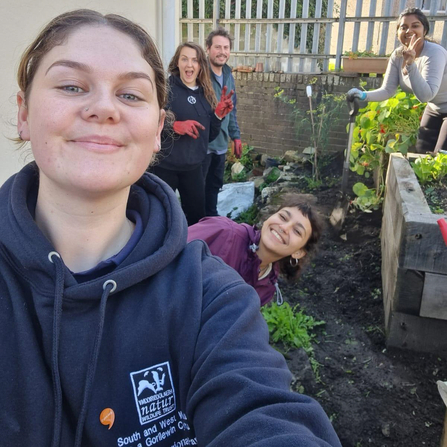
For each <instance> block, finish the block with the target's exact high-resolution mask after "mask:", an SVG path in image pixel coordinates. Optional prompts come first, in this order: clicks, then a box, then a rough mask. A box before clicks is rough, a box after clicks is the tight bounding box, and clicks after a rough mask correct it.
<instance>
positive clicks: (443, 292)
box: [420, 273, 447, 320]
mask: <svg viewBox="0 0 447 447" xmlns="http://www.w3.org/2000/svg"><path fill="white" fill-rule="evenodd" d="M420 315H421V317H429V318H438V319H440V320H447V275H436V274H434V273H426V274H425V282H424V290H423V293H422V302H421V313H420Z"/></svg>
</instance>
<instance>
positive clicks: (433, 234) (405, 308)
mask: <svg viewBox="0 0 447 447" xmlns="http://www.w3.org/2000/svg"><path fill="white" fill-rule="evenodd" d="M442 217H446V216H440V215H438V214H436V215H435V214H432V213H431V211H430V208H429V207H428V204H427V201H426V200H425V197H424V194H423V192H422V190H421V188H420V186H419V182H418V181H417V178H416V176H415V174H414V171H413V169H412V168H411V166H410V164H409V162H408V160H406V159H405V158H403V156H402V155H401V154H391V157H390V161H389V166H388V173H387V179H386V196H385V204H384V210H383V221H382V235H381V240H382V284H383V300H384V307H385V329H386V333H387V344H388V345H389V346H395V347H399V348H407V349H412V350H416V351H425V352H432V353H436V354H438V355H442V354H447V246H446V245H445V243H444V240H443V238H442V235H441V232H440V230H439V226H438V224H437V220H438V219H439V218H442Z"/></svg>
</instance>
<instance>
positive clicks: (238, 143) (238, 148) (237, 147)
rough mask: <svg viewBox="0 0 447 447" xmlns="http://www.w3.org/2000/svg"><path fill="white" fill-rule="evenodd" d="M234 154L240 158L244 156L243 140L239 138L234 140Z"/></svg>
mask: <svg viewBox="0 0 447 447" xmlns="http://www.w3.org/2000/svg"><path fill="white" fill-rule="evenodd" d="M233 155H234V156H235V157H236V158H237V159H239V158H241V156H242V142H241V140H239V139H238V138H236V139H235V140H233Z"/></svg>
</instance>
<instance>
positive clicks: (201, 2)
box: [199, 0, 205, 47]
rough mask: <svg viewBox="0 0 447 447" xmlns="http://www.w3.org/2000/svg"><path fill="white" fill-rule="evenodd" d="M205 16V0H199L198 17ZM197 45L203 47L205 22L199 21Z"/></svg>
mask: <svg viewBox="0 0 447 447" xmlns="http://www.w3.org/2000/svg"><path fill="white" fill-rule="evenodd" d="M204 18H205V0H199V19H204ZM199 45H201V46H202V47H205V24H204V23H199Z"/></svg>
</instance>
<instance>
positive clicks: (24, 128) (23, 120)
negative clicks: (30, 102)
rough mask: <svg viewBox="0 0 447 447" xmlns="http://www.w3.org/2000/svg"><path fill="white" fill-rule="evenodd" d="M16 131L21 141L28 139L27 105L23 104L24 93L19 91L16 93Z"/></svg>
mask: <svg viewBox="0 0 447 447" xmlns="http://www.w3.org/2000/svg"><path fill="white" fill-rule="evenodd" d="M17 106H18V107H19V110H18V112H17V132H18V134H19V136H20V139H21V140H23V141H29V140H30V131H29V125H28V107H27V106H26V104H25V93H24V92H22V91H20V92H19V93H17Z"/></svg>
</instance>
